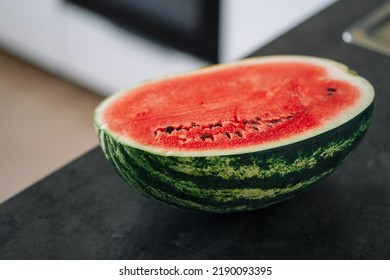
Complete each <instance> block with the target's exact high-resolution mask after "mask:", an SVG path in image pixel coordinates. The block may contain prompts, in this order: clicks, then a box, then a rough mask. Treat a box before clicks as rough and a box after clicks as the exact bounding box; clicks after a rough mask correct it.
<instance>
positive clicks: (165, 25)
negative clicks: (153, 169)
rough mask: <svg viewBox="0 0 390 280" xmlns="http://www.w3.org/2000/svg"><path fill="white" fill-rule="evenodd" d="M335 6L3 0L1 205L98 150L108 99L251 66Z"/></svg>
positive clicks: (233, 0) (325, 1)
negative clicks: (186, 76) (139, 86)
mask: <svg viewBox="0 0 390 280" xmlns="http://www.w3.org/2000/svg"><path fill="white" fill-rule="evenodd" d="M334 1H335V0H295V1H289V0H273V1H261V0H34V1H31V0H0V126H1V132H0V179H1V181H0V182H1V183H0V186H1V187H0V203H1V202H3V201H5V200H6V199H8V198H10V197H11V196H13V195H14V194H16V193H18V192H19V191H21V190H23V189H24V188H26V187H28V186H30V185H31V184H33V183H34V182H36V181H38V180H40V179H42V178H44V177H45V176H47V175H49V174H50V173H52V172H54V171H55V170H57V169H58V168H60V167H61V166H63V165H65V164H66V163H68V162H69V161H71V160H73V159H75V158H77V157H78V156H79V155H81V154H83V153H85V152H87V151H88V150H89V149H91V148H93V147H95V146H96V145H97V144H98V142H97V137H96V136H95V132H94V129H93V125H92V115H93V110H94V108H95V107H96V106H97V104H98V103H99V102H100V101H101V100H102V99H103V98H104V97H105V96H108V95H110V94H112V93H113V92H115V91H117V90H118V89H120V88H123V87H127V86H129V85H132V84H135V83H138V82H140V81H143V80H147V79H152V78H156V77H160V76H165V75H169V74H173V73H178V72H182V71H187V70H191V69H194V68H198V67H201V66H205V65H209V64H213V63H217V62H227V61H231V60H236V59H239V58H242V57H245V56H246V55H248V54H250V53H251V52H252V51H253V50H255V49H257V48H259V47H261V46H263V45H265V44H267V43H268V42H270V41H271V40H272V39H274V38H276V37H278V36H280V35H281V34H283V33H284V32H286V31H288V30H289V29H291V28H293V27H294V26H296V25H298V24H299V23H301V22H303V21H304V20H305V19H307V18H308V17H311V16H313V15H314V14H316V13H318V12H319V11H321V10H322V9H324V8H325V7H327V6H328V5H330V4H331V3H333V2H334ZM302 44H304V42H302Z"/></svg>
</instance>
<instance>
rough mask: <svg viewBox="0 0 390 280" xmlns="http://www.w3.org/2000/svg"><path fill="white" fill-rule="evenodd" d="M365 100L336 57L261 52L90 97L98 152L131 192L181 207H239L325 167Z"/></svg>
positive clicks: (359, 127) (301, 183) (359, 81)
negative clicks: (98, 100) (100, 98)
mask: <svg viewBox="0 0 390 280" xmlns="http://www.w3.org/2000/svg"><path fill="white" fill-rule="evenodd" d="M373 100H374V90H373V88H372V86H371V85H370V84H369V83H368V82H367V81H366V80H365V79H363V78H361V77H359V76H358V75H356V74H355V73H354V72H353V71H350V70H349V69H348V68H347V67H346V66H344V65H342V64H339V63H337V62H334V61H331V60H327V59H322V58H315V57H306V56H271V57H261V58H252V59H247V60H242V61H239V62H234V63H229V64H224V65H217V66H212V67H208V68H204V69H200V70H196V71H193V72H189V73H184V74H180V75H176V76H172V77H166V78H163V79H160V80H155V81H150V82H146V83H144V84H141V85H137V86H136V87H132V88H129V89H126V90H123V91H121V92H119V93H117V94H115V95H113V96H111V97H109V98H108V99H106V100H105V101H104V102H102V104H100V105H99V107H98V108H97V109H96V112H95V127H96V129H97V131H98V134H99V140H100V143H101V145H102V148H103V150H104V151H105V154H106V156H107V158H108V159H109V160H110V161H111V162H112V163H113V164H114V166H115V167H116V168H117V170H118V171H119V173H120V174H121V176H122V177H124V178H125V180H126V181H127V182H128V183H129V184H130V185H132V186H133V187H135V189H137V190H138V191H140V192H141V193H144V194H146V195H147V196H151V197H154V198H157V199H159V200H163V201H164V202H167V203H169V204H171V205H175V206H179V207H184V208H190V209H198V210H206V211H207V210H208V211H215V212H229V211H241V210H248V209H255V208H260V207H263V206H266V205H268V204H272V203H274V202H276V201H278V200H283V199H285V198H288V197H289V196H292V194H293V193H295V192H296V191H297V190H298V189H301V188H303V187H305V186H308V185H310V184H312V183H313V182H315V181H317V180H318V179H320V178H322V177H324V176H326V175H328V174H330V173H331V171H333V170H334V168H335V167H336V166H337V165H338V164H339V163H340V162H342V161H343V160H345V159H346V158H347V156H348V155H349V154H350V152H351V151H352V149H353V147H354V146H355V145H356V144H357V143H358V142H359V141H360V139H361V137H362V136H363V135H364V133H365V131H366V129H367V127H368V123H369V120H370V118H371V112H372V109H373ZM134 153H135V154H137V153H139V154H138V155H137V156H135V154H134ZM145 154H146V155H147V156H146V157H147V158H149V157H151V158H153V160H152V159H149V160H148V159H146V158H145ZM141 155H142V156H141ZM324 160H326V166H325V165H324V164H325V163H324V162H323V161H324ZM276 163H278V164H276ZM135 166H137V167H136V168H135ZM140 166H144V167H143V170H142V171H141V170H138V169H139V167H140ZM283 166H284V167H283ZM321 167H323V168H322V169H321ZM283 168H284V169H283ZM267 170H268V171H267ZM272 170H274V171H272ZM308 171H310V172H309V173H308V176H309V177H307V178H305V177H304V176H302V174H300V172H306V173H307V172H308ZM140 172H141V173H142V174H140ZM312 172H314V173H312ZM162 173H164V174H163V175H162ZM298 173H299V174H298ZM260 174H262V175H260ZM297 174H298V175H299V176H297ZM142 176H144V177H145V176H146V178H145V179H141V178H140V177H142ZM275 176H276V177H275ZM294 176H295V177H294ZM147 178H149V179H147ZM245 178H246V179H248V180H249V181H250V182H249V181H245V180H246V179H245ZM256 178H257V180H256ZM267 178H268V179H267ZM276 178H277V179H276ZM244 179H245V180H244ZM210 180H211V181H210ZM275 180H276V181H275ZM140 181H142V183H140ZM286 182H289V184H287V185H286ZM291 182H292V183H291ZM211 183H212V185H210V184H211ZM270 183H272V184H270ZM277 183H279V184H277ZM229 185H230V187H229V188H228V189H226V186H229ZM145 188H152V189H153V191H151V192H150V191H147V190H145ZM169 188H171V189H172V190H173V193H172V191H171V190H169ZM210 189H211V190H214V192H213V191H210ZM229 189H230V190H234V191H232V192H231V193H230V194H229ZM259 190H260V192H261V191H263V194H264V196H263V197H262V196H261V195H259V194H258V193H257V194H255V193H256V192H258V191H259ZM265 190H273V191H269V194H270V195H266V194H265V193H266V192H264V191H265ZM278 190H279V191H278ZM289 190H290V191H289ZM202 192H203V193H202ZM210 192H211V193H210ZM278 192H280V195H278ZM208 193H209V194H208ZM218 193H219V195H217V194H218ZM250 193H252V198H251V195H250ZM290 193H291V194H290ZM271 194H272V195H271ZM221 195H222V196H227V197H229V195H230V199H231V201H233V202H237V201H241V202H240V203H238V205H235V204H234V203H227V202H228V201H230V200H229V199H228V200H227V201H225V200H224V199H222V198H221ZM218 197H219V198H218ZM203 200H204V202H203ZM247 200H248V201H247ZM178 201H179V202H178ZM218 201H219V202H218ZM223 201H225V204H226V205H225V204H224V203H222V205H220V203H221V202H223ZM254 201H257V202H258V203H255V202H254ZM211 202H213V203H214V204H215V205H214V204H213V203H211ZM217 202H218V203H217ZM249 202H250V203H249ZM192 204H194V205H197V206H191V205H192Z"/></svg>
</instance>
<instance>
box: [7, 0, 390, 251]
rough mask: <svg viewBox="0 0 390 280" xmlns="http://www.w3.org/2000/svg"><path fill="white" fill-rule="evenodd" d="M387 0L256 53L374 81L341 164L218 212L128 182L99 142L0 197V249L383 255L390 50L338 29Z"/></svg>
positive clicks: (329, 12) (388, 211)
mask: <svg viewBox="0 0 390 280" xmlns="http://www.w3.org/2000/svg"><path fill="white" fill-rule="evenodd" d="M382 3H384V1H383V0H370V1H363V0H360V1H355V0H340V1H338V2H336V3H335V4H334V5H332V6H331V7H329V8H327V9H326V10H324V11H322V12H321V13H320V14H318V15H316V16H314V17H313V18H311V19H309V20H308V21H306V22H305V23H303V24H301V25H300V26H298V27H296V28H294V29H293V30H291V31H290V32H288V33H287V34H285V35H283V36H281V37H280V38H278V39H276V40H275V41H274V42H272V43H270V44H269V45H267V46H265V47H264V48H261V49H259V50H258V51H256V52H255V53H254V55H271V54H304V55H315V56H322V57H327V58H331V59H335V60H338V61H340V62H343V63H345V64H347V65H349V66H350V67H351V68H353V69H355V70H357V71H358V72H359V73H360V74H361V75H362V76H364V77H366V78H367V79H368V80H369V81H370V82H371V83H372V84H373V85H374V87H375V89H376V104H375V106H376V108H375V112H374V118H373V121H372V124H371V126H370V128H369V130H368V133H367V135H366V137H365V138H364V140H363V142H362V143H361V144H360V146H359V147H358V148H357V150H356V151H355V153H354V154H353V155H352V157H351V158H350V160H348V161H347V162H346V163H345V164H344V165H343V166H342V167H340V168H339V169H338V170H337V171H336V172H335V173H333V174H332V175H331V176H329V177H327V178H326V179H325V180H323V181H321V182H320V183H318V184H316V186H314V187H313V188H311V189H310V190H308V191H307V192H305V193H303V194H301V195H300V196H298V197H296V198H294V199H291V200H288V201H286V202H283V203H280V204H277V205H274V206H271V207H269V208H266V209H262V210H258V211H253V212H248V213H241V214H227V215H215V214H204V213H192V212H186V211H182V210H177V209H173V208H170V207H167V206H164V205H162V204H160V203H158V202H155V201H152V200H149V199H146V198H144V197H142V196H140V195H138V194H137V193H135V192H133V191H132V190H131V189H130V188H129V187H128V186H127V185H126V184H125V183H124V182H123V181H122V180H121V179H120V178H119V176H118V175H117V174H116V173H115V172H114V170H113V168H111V166H110V165H109V163H108V162H107V161H106V160H105V159H104V157H103V154H102V152H101V150H100V148H98V147H97V148H95V149H93V150H92V151H90V152H88V153H87V154H85V155H83V156H81V157H80V158H78V159H77V160H75V161H73V162H71V163H70V164H69V165H67V166H65V167H63V168H62V169H60V170H58V171H57V172H55V173H54V174H52V175H50V176H48V177H47V178H45V179H43V180H42V181H40V182H38V183H37V184H35V185H33V186H31V187H30V188H28V189H27V190H26V191H24V192H22V193H20V194H18V195H17V196H15V197H14V198H12V199H10V200H8V201H6V202H5V203H3V204H1V205H0V258H1V259H390V140H389V139H390V125H389V123H388V121H389V120H390V109H389V108H390V78H389V76H390V75H389V74H390V58H388V57H386V56H383V55H380V54H377V53H374V52H371V51H369V50H366V49H363V48H360V47H357V46H354V45H349V44H346V43H344V42H343V41H342V40H341V34H342V31H343V30H345V29H346V28H347V27H348V26H350V25H351V24H352V23H354V22H355V21H356V20H357V19H359V18H361V17H362V16H364V15H366V14H367V13H368V12H370V11H372V10H373V9H375V8H376V7H378V6H380V4H382Z"/></svg>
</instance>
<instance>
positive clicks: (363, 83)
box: [95, 55, 375, 157]
mask: <svg viewBox="0 0 390 280" xmlns="http://www.w3.org/2000/svg"><path fill="white" fill-rule="evenodd" d="M271 62H282V63H283V62H300V63H308V64H311V65H318V66H322V67H324V68H325V69H326V70H327V73H328V77H329V78H332V79H335V80H341V81H346V82H348V83H350V84H351V85H354V86H356V87H357V88H358V89H360V91H361V96H360V98H359V99H358V100H357V102H356V104H355V105H353V106H351V107H349V108H346V109H345V110H343V111H342V112H340V114H338V115H337V116H336V117H334V118H332V119H331V120H329V121H327V122H326V123H324V124H323V125H321V126H320V127H318V128H315V129H309V130H307V131H305V132H303V133H300V134H297V135H294V136H291V137H289V138H285V139H281V140H277V141H272V142H269V143H262V144H258V145H251V146H247V147H238V148H235V147H233V146H232V147H229V148H228V149H215V148H212V149H207V150H200V151H183V150H174V149H171V148H169V149H165V148H160V147H153V146H146V145H143V144H141V143H139V142H137V141H136V140H134V139H132V138H130V137H129V136H127V135H124V134H119V133H114V132H112V131H109V130H108V126H107V124H106V122H105V121H104V120H103V112H104V111H105V109H106V108H107V107H108V106H110V104H111V103H112V102H114V101H115V100H116V99H118V98H121V96H122V95H126V94H131V90H132V89H134V88H137V87H139V86H143V85H146V84H148V83H155V82H158V81H160V80H162V79H159V80H153V81H149V82H146V83H143V84H139V85H137V86H135V87H132V88H127V89H125V90H122V91H120V92H118V93H116V94H114V95H112V96H110V97H109V98H107V99H106V100H104V101H103V102H102V103H101V104H100V105H99V106H98V107H97V108H96V110H95V124H96V125H97V126H98V127H99V128H100V129H103V130H104V131H105V132H106V133H108V134H109V135H111V136H112V137H114V138H116V139H117V140H118V141H119V142H120V143H122V144H124V145H128V146H131V147H134V148H138V149H141V150H144V151H147V152H150V153H154V154H158V155H162V156H181V157H187V156H191V157H203V156H221V155H233V154H242V153H251V152H255V151H262V150H267V149H272V148H276V147H280V146H285V145H289V144H292V143H295V142H299V141H302V140H305V139H308V138H311V137H314V136H316V135H319V134H322V133H324V132H326V131H329V130H331V129H333V128H336V127H338V126H340V125H342V124H344V123H346V122H348V121H349V120H351V119H353V118H354V117H356V116H357V115H358V114H360V113H361V112H363V111H364V110H365V109H366V108H367V107H368V106H370V104H371V103H372V102H373V100H374V96H375V92H374V88H373V87H372V85H371V84H370V83H369V82H368V81H367V80H366V79H364V78H362V77H360V76H358V75H357V74H355V73H354V72H353V71H350V69H349V68H348V67H347V66H345V65H343V64H340V63H338V62H335V61H332V60H328V59H324V58H318V57H310V56H293V55H278V56H266V57H254V58H248V59H245V60H241V61H237V62H232V63H228V64H220V65H214V66H210V67H207V68H201V69H199V70H196V71H191V72H188V73H183V74H180V75H175V76H171V77H166V78H164V79H169V78H173V79H175V78H177V77H181V76H188V75H196V74H197V73H199V74H204V73H207V72H212V71H218V70H221V69H226V68H227V67H235V66H238V65H248V64H262V63H271Z"/></svg>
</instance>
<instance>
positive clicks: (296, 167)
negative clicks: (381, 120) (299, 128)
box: [96, 103, 373, 212]
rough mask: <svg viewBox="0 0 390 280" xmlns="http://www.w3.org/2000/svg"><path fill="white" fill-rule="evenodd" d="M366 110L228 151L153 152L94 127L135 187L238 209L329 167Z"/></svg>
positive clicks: (361, 130)
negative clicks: (265, 146) (266, 144)
mask: <svg viewBox="0 0 390 280" xmlns="http://www.w3.org/2000/svg"><path fill="white" fill-rule="evenodd" d="M372 110H373V103H372V104H371V105H370V106H369V107H368V108H367V109H366V110H364V111H363V112H362V113H360V114H359V115H358V116H356V117H355V118H353V119H352V120H350V121H348V122H347V123H345V124H343V125H341V126H339V127H337V128H335V129H332V130H330V131H328V132H326V133H323V134H320V135H317V136H315V137H312V138H309V139H306V140H304V141H300V142H297V143H292V144H289V145H286V146H281V147H278V148H274V149H269V150H264V151H257V152H256V151H255V152H251V153H245V154H238V155H228V156H210V157H177V156H161V155H156V154H152V153H149V152H145V151H143V150H140V149H136V148H133V147H130V146H127V145H124V144H122V143H120V142H119V141H117V140H116V139H115V138H114V137H112V136H111V135H110V134H109V133H107V132H106V131H105V130H103V129H100V128H99V127H98V126H97V125H96V129H97V132H98V135H99V141H100V144H101V147H102V149H103V151H104V153H105V155H106V157H107V159H108V160H109V161H110V162H111V163H112V164H113V165H114V167H115V168H116V170H117V171H118V173H119V174H120V176H121V177H122V178H123V179H124V180H125V181H126V182H127V183H128V184H129V185H130V186H131V187H132V188H134V189H135V190H136V191H138V192H140V193H142V194H144V195H146V196H148V197H151V198H154V199H157V200H159V201H162V202H165V203H167V204H169V205H172V206H176V207H180V208H185V209H192V210H201V211H207V212H238V211H247V210H253V209H258V208H262V207H265V206H268V205H270V204H273V203H276V202H278V201H282V200H285V199H287V198H290V197H292V196H294V195H296V194H297V193H299V192H301V191H302V190H304V189H306V188H307V187H308V186H310V185H312V184H313V183H315V182H316V181H318V180H320V179H322V178H323V177H325V176H327V175H329V174H330V173H331V172H333V171H334V170H335V168H336V167H337V166H338V165H339V164H340V163H342V162H343V161H344V160H346V159H347V158H348V156H349V155H350V153H351V152H352V150H353V149H354V147H356V145H357V144H358V143H359V142H360V140H361V139H362V137H363V136H364V134H365V132H366V130H367V128H368V125H369V122H370V119H371V114H372Z"/></svg>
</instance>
